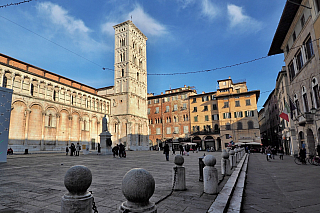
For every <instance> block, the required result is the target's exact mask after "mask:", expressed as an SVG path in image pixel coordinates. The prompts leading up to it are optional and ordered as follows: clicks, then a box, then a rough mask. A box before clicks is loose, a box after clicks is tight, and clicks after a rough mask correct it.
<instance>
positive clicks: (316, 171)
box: [242, 153, 320, 213]
mask: <svg viewBox="0 0 320 213" xmlns="http://www.w3.org/2000/svg"><path fill="white" fill-rule="evenodd" d="M293 160H294V158H293V157H291V156H284V160H280V159H279V156H275V159H274V160H270V161H269V162H268V161H267V160H266V156H265V155H262V154H259V153H256V154H250V157H249V165H248V171H247V180H246V187H245V193H244V200H243V206H242V212H245V213H258V212H290V213H291V212H299V213H300V212H301V213H306V212H308V213H309V212H310V213H316V212H320V198H319V189H320V181H319V178H320V166H313V165H297V164H295V163H294V161H293Z"/></svg>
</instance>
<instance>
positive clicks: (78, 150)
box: [76, 142, 81, 156]
mask: <svg viewBox="0 0 320 213" xmlns="http://www.w3.org/2000/svg"><path fill="white" fill-rule="evenodd" d="M80 150H81V146H80V144H79V142H78V143H77V146H76V156H80Z"/></svg>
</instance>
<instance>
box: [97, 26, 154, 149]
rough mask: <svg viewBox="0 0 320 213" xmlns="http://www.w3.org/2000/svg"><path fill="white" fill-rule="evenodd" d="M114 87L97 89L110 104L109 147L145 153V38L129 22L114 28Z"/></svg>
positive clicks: (146, 139)
mask: <svg viewBox="0 0 320 213" xmlns="http://www.w3.org/2000/svg"><path fill="white" fill-rule="evenodd" d="M113 28H114V30H115V59H114V60H115V64H114V72H115V73H114V87H109V88H101V89H98V95H101V96H103V97H106V98H109V99H110V100H111V112H112V115H111V117H110V130H111V134H112V141H113V144H119V143H123V144H124V145H125V146H126V147H127V149H130V150H148V149H149V139H148V129H149V127H148V115H147V53H146V48H147V47H146V42H147V37H146V36H145V35H144V34H143V33H142V32H141V31H140V30H139V29H138V28H137V27H136V26H135V25H134V24H133V23H132V22H131V21H125V22H123V23H120V24H118V25H115V26H114V27H113Z"/></svg>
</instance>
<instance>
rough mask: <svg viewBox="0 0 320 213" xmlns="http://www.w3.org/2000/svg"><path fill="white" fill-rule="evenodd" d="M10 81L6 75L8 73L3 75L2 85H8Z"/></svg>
mask: <svg viewBox="0 0 320 213" xmlns="http://www.w3.org/2000/svg"><path fill="white" fill-rule="evenodd" d="M7 82H8V79H7V77H6V75H4V76H3V81H2V87H7V84H8V83H7Z"/></svg>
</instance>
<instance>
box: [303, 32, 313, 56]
mask: <svg viewBox="0 0 320 213" xmlns="http://www.w3.org/2000/svg"><path fill="white" fill-rule="evenodd" d="M303 44H304V45H305V53H306V58H307V60H309V59H311V57H312V56H313V55H314V52H313V46H312V41H311V37H310V36H309V38H307V39H306V41H305V42H304V43H303Z"/></svg>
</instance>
